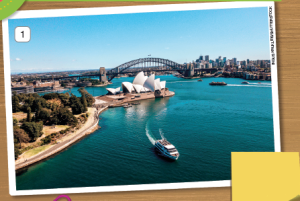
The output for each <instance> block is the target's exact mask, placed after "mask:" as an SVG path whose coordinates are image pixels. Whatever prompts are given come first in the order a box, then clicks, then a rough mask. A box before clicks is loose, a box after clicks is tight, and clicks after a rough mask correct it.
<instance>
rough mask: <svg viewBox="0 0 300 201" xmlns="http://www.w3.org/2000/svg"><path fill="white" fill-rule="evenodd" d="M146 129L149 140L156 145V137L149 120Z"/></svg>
mask: <svg viewBox="0 0 300 201" xmlns="http://www.w3.org/2000/svg"><path fill="white" fill-rule="evenodd" d="M145 130H146V135H147V137H148V139H149V141H150V142H151V144H152V145H155V141H156V139H155V137H154V136H153V135H152V132H151V130H150V129H149V124H148V122H147V125H146V129H145Z"/></svg>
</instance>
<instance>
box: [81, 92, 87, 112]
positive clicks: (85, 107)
mask: <svg viewBox="0 0 300 201" xmlns="http://www.w3.org/2000/svg"><path fill="white" fill-rule="evenodd" d="M81 103H82V105H83V112H86V111H87V110H88V109H87V102H86V98H85V95H83V96H81Z"/></svg>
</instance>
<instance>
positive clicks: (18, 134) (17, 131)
mask: <svg viewBox="0 0 300 201" xmlns="http://www.w3.org/2000/svg"><path fill="white" fill-rule="evenodd" d="M14 138H15V139H17V140H18V142H19V143H20V147H22V144H21V143H22V142H24V143H26V142H29V141H30V138H29V136H28V134H27V133H25V131H24V130H23V129H21V128H20V127H18V126H15V127H14Z"/></svg>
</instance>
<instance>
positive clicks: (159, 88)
mask: <svg viewBox="0 0 300 201" xmlns="http://www.w3.org/2000/svg"><path fill="white" fill-rule="evenodd" d="M154 82H155V90H159V91H160V90H161V87H160V78H157V79H156V80H154Z"/></svg>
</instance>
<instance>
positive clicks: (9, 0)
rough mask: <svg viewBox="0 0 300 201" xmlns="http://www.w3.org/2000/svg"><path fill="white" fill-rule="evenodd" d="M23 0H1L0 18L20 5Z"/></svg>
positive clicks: (6, 15) (11, 12)
mask: <svg viewBox="0 0 300 201" xmlns="http://www.w3.org/2000/svg"><path fill="white" fill-rule="evenodd" d="M0 1H1V0H0ZM24 1H25V0H2V1H1V2H0V20H3V19H5V18H7V17H8V16H10V15H11V14H13V13H14V12H15V11H16V10H18V9H19V8H20V7H21V5H22V4H23V3H24Z"/></svg>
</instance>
